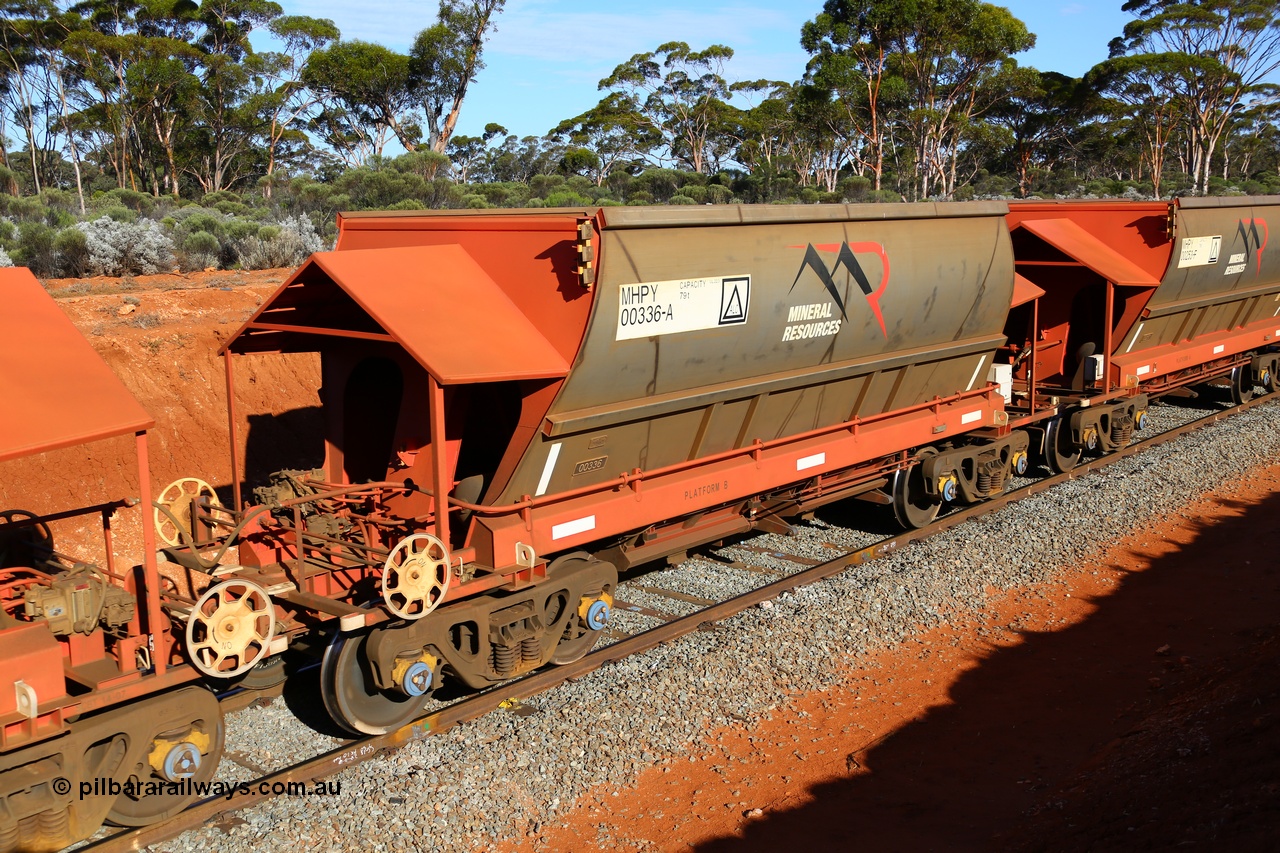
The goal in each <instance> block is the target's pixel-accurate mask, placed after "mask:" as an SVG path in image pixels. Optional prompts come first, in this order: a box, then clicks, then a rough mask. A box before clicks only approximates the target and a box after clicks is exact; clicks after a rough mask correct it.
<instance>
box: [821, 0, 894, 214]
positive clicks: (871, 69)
mask: <svg viewBox="0 0 1280 853" xmlns="http://www.w3.org/2000/svg"><path fill="white" fill-rule="evenodd" d="M911 5H912V4H910V3H904V2H901V0H827V2H826V3H825V4H823V7H822V12H821V13H819V14H818V15H817V16H816V17H815V18H814V19H813V20H812V21H809V22H807V23H805V25H804V26H803V27H802V28H801V31H800V45H801V46H802V47H803V48H804V49H805V50H806V51H808V52H809V53H810V54H812V56H813V58H812V59H811V60H810V61H809V66H808V69H807V70H806V77H807V81H808V82H809V83H810V84H811V85H813V86H815V87H817V88H818V89H820V90H822V91H825V92H828V93H829V97H830V101H831V103H832V105H833V107H834V108H835V109H834V110H833V111H832V113H831V114H830V115H831V116H832V117H833V118H834V117H835V116H837V115H838V117H839V119H838V120H839V123H840V125H839V126H840V127H842V128H844V129H847V132H848V133H849V134H851V135H852V136H853V137H854V139H851V140H850V142H849V144H847V145H846V151H847V153H848V154H849V156H850V158H851V159H852V160H853V161H854V162H856V163H858V164H859V165H860V166H861V167H862V169H863V170H865V171H867V172H869V173H870V174H871V179H872V182H873V184H874V188H875V189H877V190H878V189H880V188H881V187H880V184H881V179H882V177H883V174H884V165H885V164H884V161H885V146H886V144H887V142H888V134H889V130H888V127H887V125H888V122H889V121H890V120H891V118H890V116H888V115H887V114H886V113H887V107H888V106H900V105H901V102H902V101H903V99H904V98H905V96H906V84H905V81H904V80H903V78H902V76H901V74H900V73H899V71H900V69H901V67H902V63H900V62H899V63H894V62H893V61H892V58H893V56H892V55H893V52H894V51H895V50H897V49H900V48H901V47H902V46H903V44H904V41H905V39H906V37H907V34H908V29H909V26H910V21H911V20H912V17H913V15H914V10H913V9H912V8H910V7H911ZM886 102H888V103H886ZM895 102H896V103H895ZM832 129H833V130H836V129H837V127H835V126H833V127H832ZM859 143H860V144H859Z"/></svg>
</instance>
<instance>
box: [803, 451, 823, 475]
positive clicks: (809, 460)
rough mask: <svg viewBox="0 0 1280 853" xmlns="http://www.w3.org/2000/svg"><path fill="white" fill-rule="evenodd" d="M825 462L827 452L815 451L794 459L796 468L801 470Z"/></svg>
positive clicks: (815, 466)
mask: <svg viewBox="0 0 1280 853" xmlns="http://www.w3.org/2000/svg"><path fill="white" fill-rule="evenodd" d="M826 463H827V454H825V453H815V454H813V455H812V456H804V457H801V458H800V459H797V460H796V470H797V471H803V470H804V469H806V468H817V467H818V466H819V465H825V464H826Z"/></svg>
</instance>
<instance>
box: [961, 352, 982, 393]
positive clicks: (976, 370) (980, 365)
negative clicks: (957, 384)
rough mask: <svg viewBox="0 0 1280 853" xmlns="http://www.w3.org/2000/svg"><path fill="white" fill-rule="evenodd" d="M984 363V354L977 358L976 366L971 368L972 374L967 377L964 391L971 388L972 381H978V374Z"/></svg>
mask: <svg viewBox="0 0 1280 853" xmlns="http://www.w3.org/2000/svg"><path fill="white" fill-rule="evenodd" d="M986 363H987V357H986V356H985V355H984V356H983V357H982V358H980V359H978V366H977V367H975V368H974V369H973V375H972V376H970V377H969V387H968V388H966V389H964V390H966V391H972V390H973V383H975V382H977V381H978V374H979V373H981V372H982V365H984V364H986Z"/></svg>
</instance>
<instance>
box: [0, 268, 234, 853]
mask: <svg viewBox="0 0 1280 853" xmlns="http://www.w3.org/2000/svg"><path fill="white" fill-rule="evenodd" d="M0 305H2V306H3V308H0V400H2V401H3V403H2V404H0V405H2V408H0V462H4V461H9V460H17V459H20V458H23V457H30V456H34V455H36V454H41V453H45V452H48V451H55V450H59V449H62V448H71V447H75V448H80V447H83V448H84V456H85V457H86V458H87V459H89V460H95V461H96V462H97V463H98V464H99V465H101V464H103V459H102V457H101V456H98V455H97V454H99V453H101V452H102V448H103V446H104V445H108V446H110V447H115V448H119V447H120V446H122V445H121V443H122V442H124V443H128V442H132V443H133V447H134V452H135V455H136V459H137V463H138V465H137V489H138V492H137V494H138V495H140V497H141V500H142V501H149V499H150V486H149V480H148V477H149V475H148V468H147V431H148V430H149V429H150V428H151V426H152V420H151V418H150V416H149V415H148V414H147V413H146V411H144V410H143V408H142V407H141V406H140V405H139V404H138V403H137V401H136V400H135V399H134V398H133V397H132V396H131V395H130V394H129V392H128V391H127V390H126V389H125V387H124V386H123V385H122V384H121V383H120V380H119V379H117V378H116V376H115V375H114V374H113V373H112V372H111V369H110V368H109V367H108V366H107V364H106V363H105V362H103V361H102V359H101V358H99V357H98V355H97V354H96V353H95V352H94V351H93V349H92V348H91V347H90V346H89V344H88V342H87V341H85V340H84V338H82V337H81V336H80V334H79V332H78V331H76V329H75V327H74V326H73V325H72V324H71V322H70V321H69V320H68V319H67V318H66V316H65V315H64V314H63V313H62V311H61V310H60V309H59V308H58V306H57V305H56V304H55V303H54V302H53V300H52V299H51V298H50V297H49V296H48V294H46V293H45V291H44V288H42V287H41V286H40V284H39V282H37V281H36V279H35V278H34V277H33V276H32V275H31V273H30V272H29V271H28V270H26V269H12V268H11V269H4V270H0ZM113 442H114V444H113ZM56 458H57V459H59V460H65V459H66V458H67V456H65V455H63V456H59V457H56ZM9 470H10V471H12V470H13V469H12V468H10V469H9ZM0 471H3V469H0ZM48 474H49V477H50V480H51V481H52V480H53V479H54V478H57V477H70V478H72V479H73V480H75V481H76V482H78V483H83V484H84V486H83V488H84V490H85V492H86V499H88V500H93V499H95V498H97V497H102V495H100V493H101V492H102V491H104V490H103V489H102V488H101V487H100V485H99V484H98V483H96V482H95V481H97V480H98V477H97V475H95V474H94V472H93V471H91V470H89V469H88V466H85V470H81V471H80V472H79V473H78V474H77V473H76V472H74V471H55V470H50V471H49V472H48ZM0 476H4V474H3V473H0ZM138 502H139V498H138V497H129V498H111V499H104V500H102V501H100V502H99V503H96V504H93V505H91V506H87V507H71V508H68V509H65V510H62V511H58V512H53V513H47V514H43V515H35V514H33V513H31V512H28V511H24V510H20V509H14V508H9V509H5V510H4V511H3V512H0V672H3V676H0V681H3V688H2V689H0V851H3V853H8V851H14V850H26V851H44V850H58V849H61V848H62V847H64V846H66V845H68V844H70V843H72V842H74V841H78V840H80V839H82V838H85V837H87V836H89V835H91V834H92V833H93V832H94V831H96V830H97V829H98V827H99V826H101V825H102V823H103V821H104V820H109V821H112V822H114V823H117V824H120V825H126V826H139V825H144V824H147V823H151V822H153V821H156V820H161V819H163V818H165V817H168V816H169V815H171V814H174V813H175V812H176V811H177V810H179V809H181V808H182V807H184V806H185V805H186V804H187V803H189V802H190V801H191V800H192V799H193V798H194V787H193V786H194V785H195V784H197V783H201V782H205V781H208V779H209V778H210V777H211V775H212V774H213V772H214V768H215V767H216V765H217V763H218V757H219V755H220V753H221V749H222V716H221V712H220V709H219V707H218V701H217V699H216V698H215V697H214V694H213V693H212V692H211V691H210V690H208V689H207V688H206V687H204V686H202V685H199V684H195V683H193V682H196V681H197V680H198V679H199V678H200V675H199V673H198V672H196V670H194V669H193V668H191V667H190V666H187V665H185V664H184V663H183V661H182V653H181V649H180V647H179V644H178V642H177V641H176V640H175V636H174V633H173V631H172V630H171V624H172V623H171V621H170V616H169V614H168V612H167V610H168V609H169V608H171V607H176V606H179V604H180V602H178V601H177V600H176V599H174V598H173V597H172V596H171V595H170V593H169V591H168V590H166V589H163V588H162V586H161V580H160V577H159V575H158V573H157V566H156V562H155V559H154V555H155V539H154V536H153V534H152V526H151V524H150V521H149V519H148V521H147V523H146V524H144V525H143V527H144V529H143V531H142V538H143V541H144V543H145V552H144V554H143V559H141V560H140V565H136V566H135V565H134V564H133V563H132V562H126V563H124V564H121V562H120V560H119V559H118V557H117V556H116V553H115V544H114V539H113V527H112V522H113V516H114V515H115V513H116V510H118V509H121V508H123V507H130V506H136V505H137V504H138ZM95 517H100V519H101V534H102V551H103V553H104V554H105V559H104V560H102V561H100V564H95V563H93V562H89V561H85V560H81V559H79V558H77V557H76V556H69V555H68V554H66V553H64V552H63V551H62V550H60V549H59V548H56V547H55V538H54V534H55V531H61V530H63V529H64V528H65V527H66V526H68V525H74V524H75V523H76V521H77V520H79V521H84V520H86V519H88V520H90V521H92V519H94V518H95ZM248 619H249V621H252V619H253V617H252V616H249V617H248Z"/></svg>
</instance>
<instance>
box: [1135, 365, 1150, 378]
mask: <svg viewBox="0 0 1280 853" xmlns="http://www.w3.org/2000/svg"><path fill="white" fill-rule="evenodd" d="M1150 372H1151V365H1149V364H1144V365H1142V367H1139V368H1138V375H1139V376H1146V375H1147V374H1148V373H1150Z"/></svg>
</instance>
